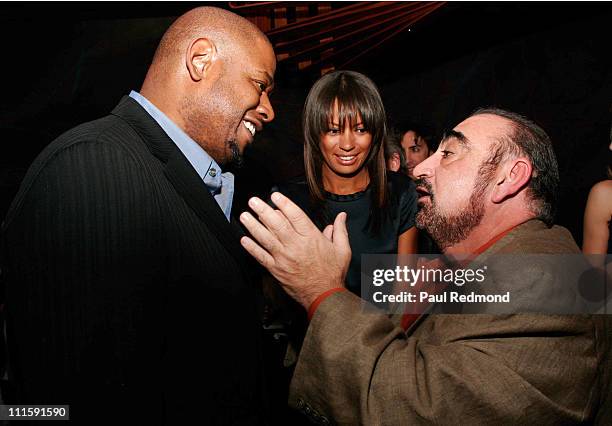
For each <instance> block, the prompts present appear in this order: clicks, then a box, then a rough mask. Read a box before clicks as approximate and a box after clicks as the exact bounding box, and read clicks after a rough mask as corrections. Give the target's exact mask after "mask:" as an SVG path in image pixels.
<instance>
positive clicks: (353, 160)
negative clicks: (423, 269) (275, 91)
mask: <svg viewBox="0 0 612 426" xmlns="http://www.w3.org/2000/svg"><path fill="white" fill-rule="evenodd" d="M303 131H304V140H305V142H304V165H305V170H306V177H305V179H299V180H295V181H292V182H289V183H286V184H284V185H280V186H279V187H278V190H279V191H281V192H283V193H285V194H286V195H287V196H288V197H289V198H291V199H292V200H294V201H295V202H296V203H297V204H298V205H300V206H301V207H302V208H303V209H304V210H305V211H306V212H307V214H308V215H309V216H310V218H311V219H312V220H313V221H314V222H315V223H316V224H317V226H318V227H319V228H320V229H324V228H325V227H326V226H327V225H328V224H330V223H331V222H332V221H333V219H334V217H336V215H337V214H338V213H339V212H346V213H347V214H348V219H347V227H348V230H349V239H350V240H351V246H352V247H353V256H352V258H351V262H350V266H349V271H348V275H347V279H346V285H347V288H348V289H349V290H350V291H351V292H353V293H354V294H356V295H360V294H361V272H360V270H361V255H362V254H388V253H398V254H410V253H416V251H417V247H416V234H417V231H416V228H415V226H414V225H415V223H414V218H415V214H416V192H415V186H414V183H413V182H412V181H411V180H410V179H409V178H408V177H407V176H405V175H402V174H399V173H394V172H387V170H386V167H385V153H384V147H383V141H384V140H385V137H386V133H387V130H386V115H385V109H384V106H383V103H382V100H381V98H380V94H379V93H378V90H377V88H376V86H375V85H374V83H373V82H372V81H371V80H370V79H369V78H368V77H366V76H365V75H363V74H360V73H357V72H353V71H336V72H332V73H329V74H326V75H325V76H323V77H321V78H320V79H319V80H318V81H317V82H316V83H315V84H314V85H313V87H312V88H311V89H310V92H309V94H308V97H307V99H306V103H305V105H304V113H303Z"/></svg>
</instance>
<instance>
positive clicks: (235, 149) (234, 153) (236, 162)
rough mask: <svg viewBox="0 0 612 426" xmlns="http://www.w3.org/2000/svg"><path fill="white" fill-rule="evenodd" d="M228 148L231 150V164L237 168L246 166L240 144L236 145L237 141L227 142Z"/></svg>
mask: <svg viewBox="0 0 612 426" xmlns="http://www.w3.org/2000/svg"><path fill="white" fill-rule="evenodd" d="M227 146H228V147H229V150H230V159H229V163H230V164H231V165H232V166H233V167H235V168H240V167H242V165H243V164H244V157H243V156H242V154H241V153H240V147H239V146H238V143H236V141H235V140H233V139H232V140H229V141H227Z"/></svg>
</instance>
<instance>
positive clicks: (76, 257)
mask: <svg viewBox="0 0 612 426" xmlns="http://www.w3.org/2000/svg"><path fill="white" fill-rule="evenodd" d="M275 68H276V59H275V56H274V52H273V50H272V46H271V44H270V42H269V41H268V40H267V38H266V37H265V35H264V34H263V33H261V32H260V31H259V29H257V27H256V26H254V25H253V24H251V23H250V22H249V21H247V20H246V19H244V18H241V17H239V16H238V15H235V14H233V13H230V12H227V11H224V10H221V9H216V8H211V7H202V8H197V9H194V10H192V11H190V12H187V13H186V14H184V15H183V16H181V17H179V18H178V19H177V20H176V21H175V22H174V23H173V24H172V26H171V27H170V28H169V29H168V30H167V31H166V33H165V34H164V36H163V38H162V40H161V42H160V44H159V47H158V49H157V51H156V53H155V56H154V58H153V62H152V64H151V66H150V68H149V70H148V73H147V75H146V78H145V80H144V84H143V85H142V88H141V90H140V93H137V92H132V93H130V95H129V96H126V97H124V98H123V99H122V100H121V101H120V102H119V104H118V105H117V107H116V108H115V109H114V110H113V111H112V113H111V114H110V115H109V116H107V117H104V118H101V119H99V120H96V121H93V122H90V123H86V124H83V125H80V126H78V127H76V128H74V129H72V130H70V131H68V132H67V133H65V134H63V135H62V136H60V137H59V138H58V139H56V140H55V141H54V142H52V143H51V144H50V145H49V146H48V147H47V148H46V149H45V150H44V151H43V152H42V153H41V154H40V156H39V157H38V158H37V159H36V160H35V162H34V164H33V165H32V166H31V168H30V170H29V171H28V173H27V176H26V177H25V179H24V182H23V184H22V186H21V189H20V191H19V193H18V195H17V197H16V199H15V200H14V202H13V204H12V207H11V208H10V211H9V212H8V216H7V218H6V221H5V223H4V226H3V245H4V255H3V263H2V272H3V274H4V276H5V280H6V309H7V317H8V319H7V327H8V347H9V363H10V372H9V379H10V382H11V384H12V387H13V389H14V392H15V395H14V397H13V399H12V400H11V402H13V403H19V404H47V405H49V404H68V405H70V420H71V421H72V422H73V423H74V422H76V423H79V424H87V425H91V424H106V425H109V424H143V425H144V424H146V425H153V424H168V423H170V424H194V423H196V422H197V423H200V424H211V425H213V424H214V425H216V424H239V425H246V424H249V425H250V424H265V423H268V421H267V420H266V418H265V416H266V414H265V412H264V408H265V406H266V401H265V397H264V391H263V382H264V380H263V378H262V368H261V367H262V355H261V325H260V323H259V320H258V318H259V316H258V313H257V311H258V301H257V297H256V291H255V286H254V285H253V282H252V280H251V277H250V273H249V270H250V268H249V267H248V266H249V262H248V256H246V253H244V252H243V250H242V247H241V246H240V244H239V238H240V235H241V234H240V230H239V225H238V224H237V223H236V222H235V221H233V220H232V217H231V214H230V213H231V210H232V196H233V191H234V181H233V176H232V175H231V174H228V173H223V171H222V167H224V166H225V165H226V164H228V163H230V162H237V161H240V157H241V155H242V152H243V150H244V148H245V146H246V145H248V144H250V143H251V142H252V141H253V137H254V135H255V133H256V132H257V131H260V130H261V129H262V126H263V125H264V124H266V123H268V122H270V121H271V120H273V118H274V111H273V109H272V106H271V105H270V101H269V99H268V95H269V93H270V90H271V89H272V85H273V76H274V72H275Z"/></svg>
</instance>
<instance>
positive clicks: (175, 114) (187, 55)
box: [141, 7, 276, 163]
mask: <svg viewBox="0 0 612 426" xmlns="http://www.w3.org/2000/svg"><path fill="white" fill-rule="evenodd" d="M275 69H276V58H275V56H274V51H273V50H272V46H271V44H270V42H269V41H268V39H267V38H266V36H265V35H264V34H263V33H262V32H261V31H260V30H259V29H258V28H257V27H256V26H255V25H253V24H252V23H251V22H249V21H247V20H246V19H244V18H242V17H240V16H238V15H236V14H234V13H231V12H228V11H226V10H223V9H217V8H214V7H200V8H197V9H193V10H191V11H189V12H187V13H185V14H184V15H182V16H181V17H179V18H178V19H177V20H176V21H175V22H174V23H173V24H172V25H171V26H170V28H168V30H167V31H166V33H165V34H164V36H163V37H162V39H161V42H160V44H159V46H158V48H157V51H156V52H155V56H154V57H153V61H152V63H151V66H150V68H149V71H148V72H147V76H146V78H145V81H144V83H143V86H142V89H141V94H142V95H143V96H145V97H146V98H147V99H149V100H150V101H151V102H152V103H153V104H154V105H155V106H157V107H158V108H159V109H160V110H161V111H162V112H163V113H164V114H166V115H167V116H168V117H169V118H170V119H171V120H172V121H174V122H175V123H176V124H177V125H178V126H179V127H180V128H181V129H182V130H183V131H185V132H186V133H187V134H188V135H189V136H190V137H191V138H192V139H193V140H194V141H196V142H197V143H198V144H199V145H200V146H202V148H204V150H205V151H206V152H207V153H208V154H209V155H210V156H212V157H213V158H214V159H215V160H216V161H217V162H219V163H225V162H228V161H232V160H234V161H239V160H240V157H241V154H242V151H243V150H244V148H245V146H246V145H247V144H248V143H250V142H252V139H253V136H254V134H255V131H258V130H261V128H262V125H263V124H264V123H266V122H268V121H271V120H272V119H273V118H274V111H273V110H272V106H271V105H270V102H269V99H268V94H269V92H270V90H271V88H272V86H273V76H274V72H275Z"/></svg>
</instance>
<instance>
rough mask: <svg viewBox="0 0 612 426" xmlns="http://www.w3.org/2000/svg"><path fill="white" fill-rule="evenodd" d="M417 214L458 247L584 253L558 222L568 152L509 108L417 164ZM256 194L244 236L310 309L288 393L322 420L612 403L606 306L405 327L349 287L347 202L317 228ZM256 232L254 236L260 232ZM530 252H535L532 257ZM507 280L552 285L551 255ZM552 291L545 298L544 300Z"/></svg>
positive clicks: (576, 413) (537, 419)
mask: <svg viewBox="0 0 612 426" xmlns="http://www.w3.org/2000/svg"><path fill="white" fill-rule="evenodd" d="M415 175H416V176H417V177H418V178H419V183H418V190H419V192H420V198H419V204H420V207H421V210H420V212H419V214H418V216H417V223H418V226H420V227H421V228H424V229H426V230H427V231H428V232H429V233H430V234H431V235H432V237H433V238H434V239H435V241H436V243H437V244H438V245H439V246H440V248H441V249H442V250H443V252H444V254H445V255H447V256H455V257H456V258H458V257H460V256H463V255H466V254H467V255H478V256H479V257H478V258H479V259H480V258H481V257H486V256H489V258H492V257H491V256H492V255H498V254H505V253H506V254H507V253H513V254H516V253H537V254H549V255H557V254H574V253H579V250H578V247H577V246H576V244H575V242H574V241H573V239H572V237H571V235H570V233H569V232H568V231H567V230H566V229H564V228H561V227H558V226H553V225H552V222H553V216H554V210H555V202H556V197H555V193H556V189H557V188H556V187H557V184H558V180H559V174H558V168H557V162H556V159H555V156H554V153H553V150H552V144H551V142H550V140H549V138H548V136H547V135H546V133H545V132H544V131H543V130H542V129H541V128H540V127H538V126H537V125H535V124H534V123H533V122H531V121H529V120H527V119H525V118H524V117H522V116H520V115H518V114H514V113H511V112H507V111H503V110H499V109H485V110H479V111H477V112H475V113H474V114H473V115H471V116H470V117H468V118H467V119H466V120H465V121H463V122H461V123H460V124H459V125H457V126H456V127H455V128H454V129H453V130H452V131H450V132H447V134H446V135H445V137H444V138H443V140H442V141H441V144H440V147H439V149H438V150H437V151H436V152H435V153H434V154H433V155H432V156H430V157H429V158H427V159H426V160H424V161H423V162H422V163H420V164H419V165H418V166H417V167H416V168H415ZM272 200H273V202H274V203H275V205H276V206H277V208H278V210H273V209H272V208H270V207H269V206H268V205H267V204H266V203H263V202H262V201H261V200H258V199H251V200H250V207H251V208H252V209H253V211H254V212H255V213H256V214H257V215H258V219H257V218H255V217H254V216H253V215H251V214H250V213H243V214H242V215H241V220H242V222H243V223H244V224H245V226H247V228H248V229H249V230H250V231H251V233H252V235H253V239H251V238H247V237H244V238H243V239H242V244H243V246H244V247H245V248H246V249H247V250H248V251H249V252H250V253H251V254H252V255H253V256H254V257H255V258H256V259H257V260H258V261H259V262H260V263H261V264H262V265H264V266H266V267H267V268H268V269H269V270H270V271H271V272H272V274H274V275H275V276H276V278H277V279H278V280H279V281H280V282H281V283H282V285H283V287H284V288H285V290H286V291H287V292H288V293H289V294H290V295H291V296H292V297H294V298H295V299H296V300H297V301H298V302H300V303H301V304H302V305H303V306H304V308H306V309H308V311H309V317H310V318H311V322H310V324H309V327H308V331H307V334H306V338H305V340H304V343H303V346H302V350H301V353H300V356H299V360H298V364H297V367H296V370H295V374H294V376H293V381H292V384H291V394H290V404H291V405H292V406H294V407H297V408H298V409H299V410H301V411H303V412H304V413H305V414H306V415H307V416H309V417H310V418H311V419H312V420H313V421H314V422H316V423H319V424H329V423H339V424H346V425H356V424H366V425H378V424H385V425H403V424H406V425H409V424H436V425H439V424H453V425H454V424H581V423H585V424H592V423H600V424H604V423H606V422H609V419H610V417H609V416H610V414H611V411H610V410H611V409H612V401H611V398H612V396H611V395H612V392H611V391H612V388H611V385H610V382H611V380H610V379H611V375H612V372H611V364H610V355H611V353H610V350H611V349H610V346H611V342H610V339H611V336H610V330H611V327H610V325H611V322H610V317H609V316H596V315H592V316H590V315H582V316H578V315H573V316H571V315H566V316H564V315H541V314H540V315H538V314H534V313H526V312H519V313H516V314H514V315H503V316H499V315H490V314H486V315H484V314H481V315H448V314H438V315H423V316H421V317H419V318H418V319H417V320H416V321H415V322H413V323H412V324H411V325H410V327H409V328H408V330H407V331H406V332H404V330H403V329H402V328H401V327H398V326H396V325H395V323H394V322H392V321H391V320H390V319H389V317H388V316H386V315H383V314H380V315H375V314H372V313H371V312H366V311H364V309H363V308H362V303H361V301H360V300H359V299H358V298H357V297H356V296H354V295H352V294H351V293H349V292H347V291H345V290H344V286H343V279H344V274H345V272H346V265H347V262H348V261H347V259H348V258H349V257H350V247H349V245H348V239H347V236H346V228H345V219H346V216H345V214H344V213H340V214H339V215H338V217H337V218H336V220H335V222H334V224H333V225H330V226H328V228H326V229H325V231H324V233H323V234H321V233H318V232H317V231H316V228H314V226H313V225H312V223H310V222H309V221H308V219H307V218H306V217H305V216H304V214H303V213H302V212H301V211H300V210H299V209H298V208H297V207H296V206H295V205H294V204H293V203H292V202H291V201H290V200H288V199H287V198H285V197H283V196H282V195H280V194H273V196H272ZM255 240H256V241H257V242H255ZM528 259H529V258H528ZM511 266H512V268H511V269H513V270H515V271H516V270H521V269H525V270H528V271H530V273H529V274H522V275H516V274H514V275H513V274H510V275H509V276H506V277H496V279H498V280H500V281H502V282H504V283H505V284H507V285H509V286H510V287H512V286H515V285H516V286H519V287H520V288H521V289H530V290H534V289H535V290H536V292H537V290H541V289H544V290H545V289H547V288H549V287H550V286H553V285H554V284H555V280H556V278H557V273H558V271H555V269H554V267H552V266H550V265H548V264H546V263H542V262H538V261H535V260H534V261H532V262H531V263H529V262H526V263H523V264H518V265H511ZM542 302H545V301H542Z"/></svg>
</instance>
